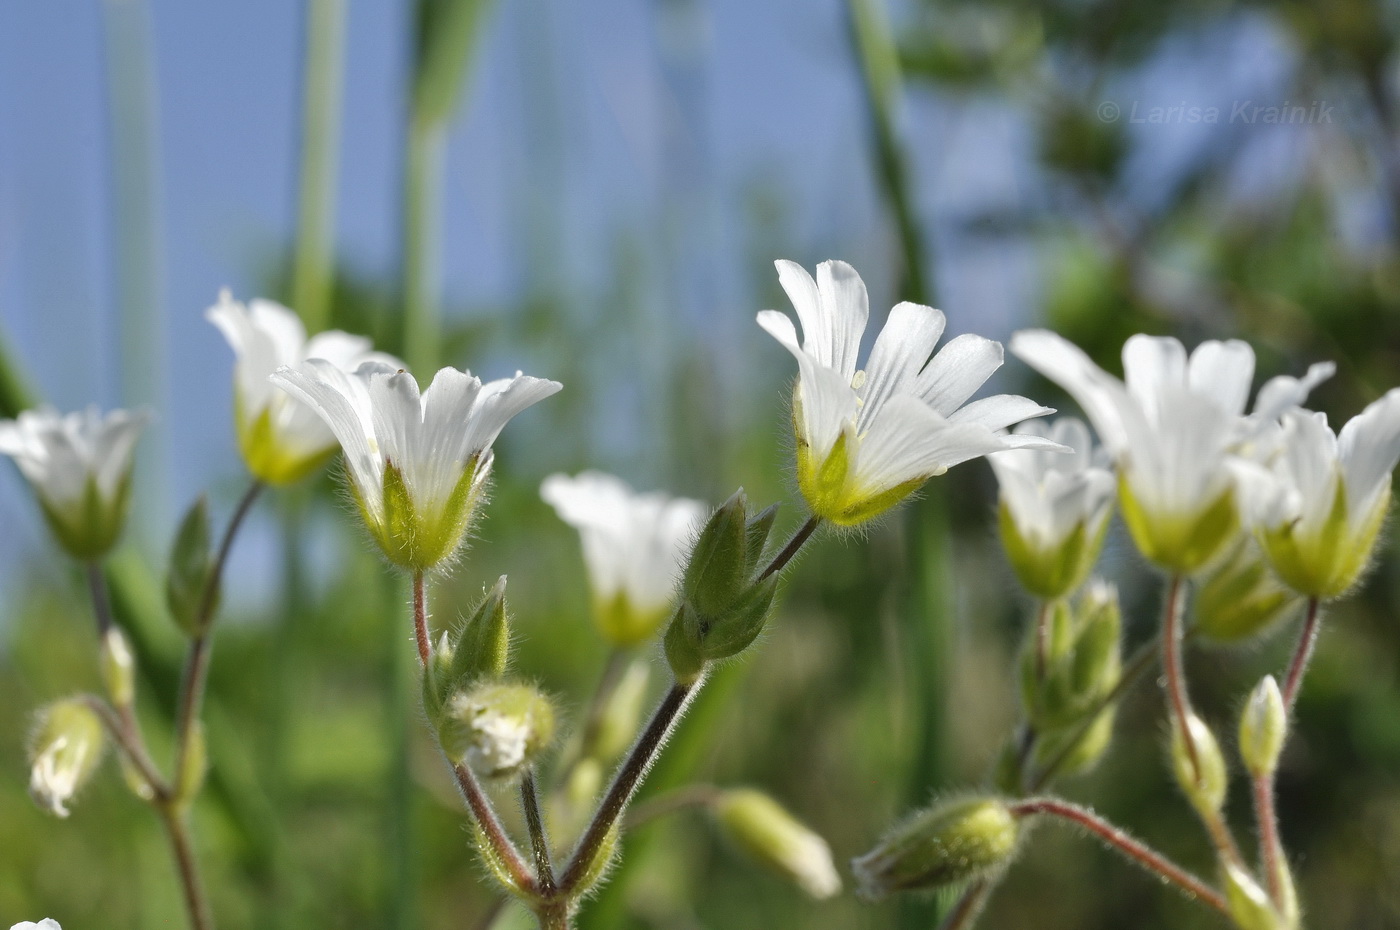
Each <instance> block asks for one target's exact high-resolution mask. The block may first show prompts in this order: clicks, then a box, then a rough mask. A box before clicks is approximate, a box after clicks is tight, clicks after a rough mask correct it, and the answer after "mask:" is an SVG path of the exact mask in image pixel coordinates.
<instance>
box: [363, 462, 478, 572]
mask: <svg viewBox="0 0 1400 930" xmlns="http://www.w3.org/2000/svg"><path fill="white" fill-rule="evenodd" d="M478 464H479V457H477V456H473V457H472V459H471V461H470V462H468V463H467V466H466V468H464V469H463V471H462V477H461V478H459V479H458V480H457V484H456V486H455V487H454V488H453V490H452V494H451V495H449V496H448V498H447V500H446V501H444V502H443V503H442V504H441V505H439V506H436V507H420V506H419V505H418V504H417V503H416V502H415V501H414V499H413V494H412V492H411V491H410V489H409V487H408V485H407V483H406V482H405V481H404V478H403V473H402V472H401V471H400V470H399V468H398V466H397V465H395V464H394V463H393V462H387V463H385V465H384V479H383V482H384V483H383V488H382V496H381V504H380V510H379V512H378V513H376V512H375V511H374V510H373V509H372V508H371V507H369V506H367V505H366V503H365V498H364V495H363V494H362V493H361V492H360V491H359V489H358V488H356V489H355V492H354V493H355V501H356V503H357V504H359V506H360V514H361V516H363V517H364V521H365V525H366V526H367V527H369V531H370V535H372V536H373V537H374V541H375V542H377V543H378V544H379V548H380V549H382V550H383V551H384V555H385V556H387V557H388V559H389V561H390V562H392V563H394V564H395V565H397V566H399V567H400V568H403V569H407V570H408V571H413V572H423V571H429V570H431V569H433V568H435V567H436V566H438V565H439V564H441V563H442V562H444V561H446V560H448V559H450V558H451V557H452V556H453V555H454V554H455V553H456V552H457V549H458V547H460V546H461V545H462V540H463V539H464V538H465V537H466V534H467V528H468V527H469V526H470V525H471V519H472V514H473V513H474V512H475V510H476V506H477V504H478V503H480V501H481V497H482V492H483V489H484V487H485V483H486V481H485V479H486V475H485V474H483V473H481V470H480V469H479V468H478ZM351 486H352V487H354V482H351Z"/></svg>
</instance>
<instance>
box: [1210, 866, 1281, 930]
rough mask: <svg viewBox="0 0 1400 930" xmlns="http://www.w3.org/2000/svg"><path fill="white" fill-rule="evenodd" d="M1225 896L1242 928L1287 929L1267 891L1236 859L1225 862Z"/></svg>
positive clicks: (1236, 921)
mask: <svg viewBox="0 0 1400 930" xmlns="http://www.w3.org/2000/svg"><path fill="white" fill-rule="evenodd" d="M1221 871H1222V872H1223V873H1224V876H1223V878H1224V881H1225V900H1226V901H1227V902H1228V903H1229V905H1230V917H1231V918H1232V919H1233V920H1234V921H1235V926H1237V927H1239V928H1240V930H1285V928H1286V926H1287V924H1285V922H1284V920H1283V918H1282V917H1280V916H1279V913H1278V911H1276V910H1274V906H1273V904H1272V903H1271V902H1270V901H1269V896H1268V894H1266V893H1265V891H1264V889H1263V888H1261V887H1260V886H1259V883H1258V882H1257V881H1255V880H1254V876H1252V875H1250V874H1249V873H1248V872H1246V871H1245V870H1244V869H1242V868H1240V867H1239V866H1238V865H1236V864H1234V863H1233V862H1224V863H1223V864H1222V869H1221Z"/></svg>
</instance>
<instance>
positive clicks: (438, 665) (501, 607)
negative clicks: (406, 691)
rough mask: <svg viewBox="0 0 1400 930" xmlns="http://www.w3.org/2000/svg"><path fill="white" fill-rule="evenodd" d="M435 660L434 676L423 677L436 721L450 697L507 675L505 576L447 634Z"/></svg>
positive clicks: (426, 701) (427, 703)
mask: <svg viewBox="0 0 1400 930" xmlns="http://www.w3.org/2000/svg"><path fill="white" fill-rule="evenodd" d="M433 658H434V664H433V666H432V668H431V669H430V672H431V674H428V675H425V676H424V681H423V704H424V706H425V707H426V708H427V710H428V713H429V714H430V716H432V717H434V718H436V717H437V716H438V715H439V714H441V713H442V710H443V707H444V705H445V704H446V702H447V699H448V697H449V696H450V695H452V694H454V693H455V692H458V691H461V690H464V689H467V688H470V687H471V686H472V685H474V684H476V683H477V682H478V681H483V680H492V679H497V678H500V677H501V676H502V675H504V674H505V671H506V665H507V663H508V661H509V659H510V619H509V614H508V612H507V609H506V576H505V575H502V576H501V577H500V578H499V579H497V581H496V584H495V585H494V586H493V587H492V588H491V590H490V591H488V592H486V596H485V597H483V598H482V599H481V603H480V604H478V605H477V607H476V609H475V610H474V611H472V614H471V616H470V617H468V618H467V620H466V622H465V623H464V624H463V625H462V627H461V629H460V630H458V631H457V633H456V634H455V635H454V636H452V637H448V636H447V635H446V634H444V637H443V643H442V644H441V645H439V647H438V648H437V650H436V651H435V653H434V656H433Z"/></svg>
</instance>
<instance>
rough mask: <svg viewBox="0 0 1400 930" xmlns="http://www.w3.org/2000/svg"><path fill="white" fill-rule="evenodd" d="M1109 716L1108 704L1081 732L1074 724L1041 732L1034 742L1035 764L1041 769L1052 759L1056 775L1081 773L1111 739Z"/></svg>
mask: <svg viewBox="0 0 1400 930" xmlns="http://www.w3.org/2000/svg"><path fill="white" fill-rule="evenodd" d="M1113 719H1114V711H1113V708H1111V707H1110V708H1107V709H1106V710H1103V711H1101V712H1100V713H1099V715H1098V716H1097V717H1095V718H1094V722H1093V723H1091V724H1089V727H1088V729H1086V730H1084V731H1083V732H1081V731H1080V729H1079V727H1077V726H1076V727H1067V728H1065V729H1062V730H1054V731H1052V732H1050V733H1047V734H1045V735H1044V736H1042V737H1041V738H1040V739H1039V740H1037V741H1036V751H1035V762H1036V765H1037V766H1040V767H1041V768H1044V767H1045V766H1047V765H1050V764H1051V763H1052V762H1053V763H1054V765H1055V774H1056V775H1058V776H1062V777H1069V776H1073V775H1083V774H1084V773H1085V772H1088V771H1089V770H1091V769H1092V768H1093V767H1094V766H1095V765H1097V764H1098V763H1099V760H1100V759H1102V758H1103V755H1104V753H1105V752H1107V751H1108V747H1109V744H1110V743H1112V742H1113ZM1071 744H1072V745H1071Z"/></svg>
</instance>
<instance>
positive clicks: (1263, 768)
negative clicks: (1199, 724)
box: [1240, 675, 1288, 778]
mask: <svg viewBox="0 0 1400 930" xmlns="http://www.w3.org/2000/svg"><path fill="white" fill-rule="evenodd" d="M1287 736H1288V712H1287V711H1286V710H1284V707H1283V695H1282V694H1280V693H1279V690H1278V682H1276V681H1274V676H1272V675H1266V676H1264V680H1263V681H1261V682H1259V684H1258V685H1257V686H1256V687H1255V688H1254V691H1253V692H1251V693H1250V695H1249V701H1248V702H1247V703H1246V704H1245V706H1244V712H1243V713H1242V714H1240V758H1242V759H1243V760H1244V767H1245V768H1246V769H1248V770H1249V774H1251V775H1253V776H1254V777H1256V778H1265V777H1267V776H1269V775H1272V774H1273V772H1274V769H1276V768H1278V757H1279V754H1280V753H1281V752H1283V743H1284V740H1285V738H1286V737H1287Z"/></svg>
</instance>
